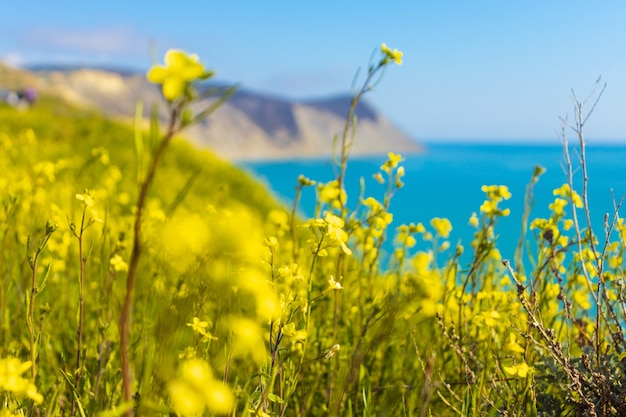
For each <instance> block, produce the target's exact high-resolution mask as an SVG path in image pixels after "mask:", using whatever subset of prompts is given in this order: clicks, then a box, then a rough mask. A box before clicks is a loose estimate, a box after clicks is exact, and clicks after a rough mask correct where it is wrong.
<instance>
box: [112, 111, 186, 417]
mask: <svg viewBox="0 0 626 417" xmlns="http://www.w3.org/2000/svg"><path fill="white" fill-rule="evenodd" d="M178 113H179V107H175V108H173V109H172V114H171V117H170V122H169V125H168V128H167V133H166V134H165V137H164V138H163V140H162V141H161V144H160V145H159V148H158V149H157V151H156V153H155V154H154V157H153V158H152V163H151V165H150V169H149V170H148V172H147V174H146V178H145V180H144V181H143V182H142V183H141V187H140V189H139V197H138V200H137V213H136V214H135V224H134V228H133V231H134V237H133V250H132V253H131V257H130V263H129V266H128V276H127V277H126V295H125V297H124V304H123V306H122V313H121V315H120V349H121V361H122V390H123V395H124V401H125V402H127V403H130V402H131V401H132V398H133V395H132V392H131V385H132V375H131V369H130V359H129V345H130V321H131V316H132V304H133V299H134V295H135V280H136V276H137V268H138V266H139V259H140V258H141V254H142V252H143V247H142V244H141V221H142V219H143V211H144V208H145V204H146V199H147V197H148V191H149V190H150V187H151V186H152V183H153V181H154V175H155V174H156V170H157V167H158V165H159V163H160V161H161V159H162V157H163V154H164V153H165V149H166V148H167V146H168V145H169V143H170V142H171V140H172V137H173V136H174V133H175V132H176V122H177V119H178ZM132 415H133V411H132V409H129V410H128V411H126V413H125V416H126V417H132Z"/></svg>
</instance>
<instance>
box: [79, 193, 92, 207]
mask: <svg viewBox="0 0 626 417" xmlns="http://www.w3.org/2000/svg"><path fill="white" fill-rule="evenodd" d="M76 199H77V200H78V201H80V202H82V203H83V204H84V205H85V206H87V207H91V206H93V196H92V195H91V191H89V190H85V192H84V193H82V194H76Z"/></svg>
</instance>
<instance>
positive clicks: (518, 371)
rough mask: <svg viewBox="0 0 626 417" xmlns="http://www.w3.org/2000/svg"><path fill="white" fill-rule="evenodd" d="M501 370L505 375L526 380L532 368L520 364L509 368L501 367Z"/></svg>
mask: <svg viewBox="0 0 626 417" xmlns="http://www.w3.org/2000/svg"><path fill="white" fill-rule="evenodd" d="M502 369H503V370H504V372H505V373H507V374H509V375H511V376H517V377H519V378H526V376H527V375H528V373H529V372H531V371H532V368H531V367H530V366H528V364H527V363H526V362H522V363H520V364H514V365H511V366H503V367H502Z"/></svg>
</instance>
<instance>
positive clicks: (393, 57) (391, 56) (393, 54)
mask: <svg viewBox="0 0 626 417" xmlns="http://www.w3.org/2000/svg"><path fill="white" fill-rule="evenodd" d="M380 50H381V51H382V53H383V54H384V55H385V57H384V58H383V63H385V64H386V63H387V62H390V61H393V62H395V63H396V64H398V65H402V55H403V54H402V52H401V51H398V50H397V49H394V50H393V51H392V50H391V48H388V47H387V44H386V43H383V44H382V45H381V47H380Z"/></svg>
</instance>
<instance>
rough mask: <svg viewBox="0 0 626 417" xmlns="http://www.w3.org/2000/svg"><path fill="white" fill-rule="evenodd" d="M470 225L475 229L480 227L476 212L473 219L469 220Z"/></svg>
mask: <svg viewBox="0 0 626 417" xmlns="http://www.w3.org/2000/svg"><path fill="white" fill-rule="evenodd" d="M469 224H470V225H472V226H473V227H478V216H477V215H476V212H473V213H472V217H470V219H469Z"/></svg>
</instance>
